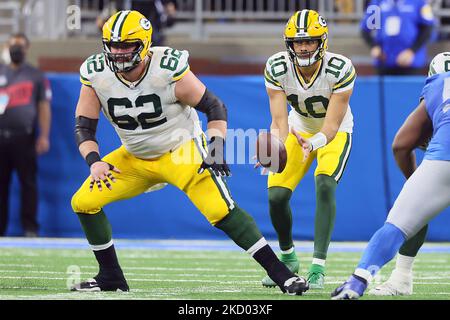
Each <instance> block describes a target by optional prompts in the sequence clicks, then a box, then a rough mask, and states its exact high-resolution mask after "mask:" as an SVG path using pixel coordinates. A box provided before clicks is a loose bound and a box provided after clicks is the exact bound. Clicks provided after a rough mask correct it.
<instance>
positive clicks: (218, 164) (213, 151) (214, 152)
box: [198, 136, 231, 177]
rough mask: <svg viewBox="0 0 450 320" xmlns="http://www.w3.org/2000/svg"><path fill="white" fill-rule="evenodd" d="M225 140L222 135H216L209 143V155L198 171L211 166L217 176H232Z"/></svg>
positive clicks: (200, 171)
mask: <svg viewBox="0 0 450 320" xmlns="http://www.w3.org/2000/svg"><path fill="white" fill-rule="evenodd" d="M224 149H225V140H224V139H223V138H222V137H218V136H214V137H212V138H211V141H210V142H209V145H208V155H207V156H206V158H205V159H204V160H203V162H202V164H201V165H200V168H199V169H198V173H199V174H200V173H202V172H203V171H205V169H209V168H211V169H212V171H213V172H214V174H215V175H216V176H222V177H224V176H227V177H229V176H231V171H230V168H229V167H228V165H227V163H226V162H225V157H224Z"/></svg>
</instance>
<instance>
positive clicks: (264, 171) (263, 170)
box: [253, 155, 269, 175]
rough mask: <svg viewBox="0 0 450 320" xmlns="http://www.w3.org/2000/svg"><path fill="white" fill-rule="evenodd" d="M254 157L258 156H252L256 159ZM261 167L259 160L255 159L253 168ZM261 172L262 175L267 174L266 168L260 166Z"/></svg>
mask: <svg viewBox="0 0 450 320" xmlns="http://www.w3.org/2000/svg"><path fill="white" fill-rule="evenodd" d="M256 159H258V157H257V156H256V155H255V156H253V160H256ZM261 167H262V164H261V162H259V161H256V163H255V165H254V167H253V169H258V168H261ZM261 174H262V175H266V174H269V170H268V169H267V168H264V167H262V170H261Z"/></svg>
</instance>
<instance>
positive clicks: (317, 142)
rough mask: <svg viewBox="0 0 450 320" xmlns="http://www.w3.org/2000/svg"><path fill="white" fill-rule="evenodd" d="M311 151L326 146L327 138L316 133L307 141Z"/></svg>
mask: <svg viewBox="0 0 450 320" xmlns="http://www.w3.org/2000/svg"><path fill="white" fill-rule="evenodd" d="M309 143H310V144H311V150H310V151H314V150H317V149H319V148H322V147H324V146H326V145H327V136H326V135H324V134H323V133H322V132H318V133H316V134H315V135H313V136H312V137H311V138H310V139H309Z"/></svg>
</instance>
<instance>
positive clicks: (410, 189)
mask: <svg viewBox="0 0 450 320" xmlns="http://www.w3.org/2000/svg"><path fill="white" fill-rule="evenodd" d="M449 206H450V161H440V160H423V161H422V163H421V164H420V166H419V167H418V168H417V170H416V171H415V172H414V173H413V175H412V176H411V177H410V178H409V179H408V180H407V181H406V183H405V185H404V186H403V189H402V191H401V192H400V194H399V195H398V197H397V200H395V203H394V206H393V207H392V209H391V211H390V212H389V216H388V218H387V221H386V222H389V223H391V224H393V225H395V226H396V227H398V228H399V229H400V230H401V231H402V232H403V233H404V234H405V235H406V238H407V239H409V238H411V237H413V236H414V235H415V234H416V233H417V232H419V230H420V229H422V228H423V227H424V226H425V225H426V224H427V223H428V222H429V221H430V220H431V219H433V218H434V217H435V216H437V215H438V214H439V213H441V212H442V211H443V210H444V209H445V208H447V207H449Z"/></svg>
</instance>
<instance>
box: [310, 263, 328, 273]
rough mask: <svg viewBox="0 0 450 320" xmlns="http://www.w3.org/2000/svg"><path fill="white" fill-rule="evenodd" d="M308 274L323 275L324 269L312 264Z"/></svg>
mask: <svg viewBox="0 0 450 320" xmlns="http://www.w3.org/2000/svg"><path fill="white" fill-rule="evenodd" d="M309 273H321V274H325V267H324V266H321V265H319V264H312V265H311V266H310V267H309Z"/></svg>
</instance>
